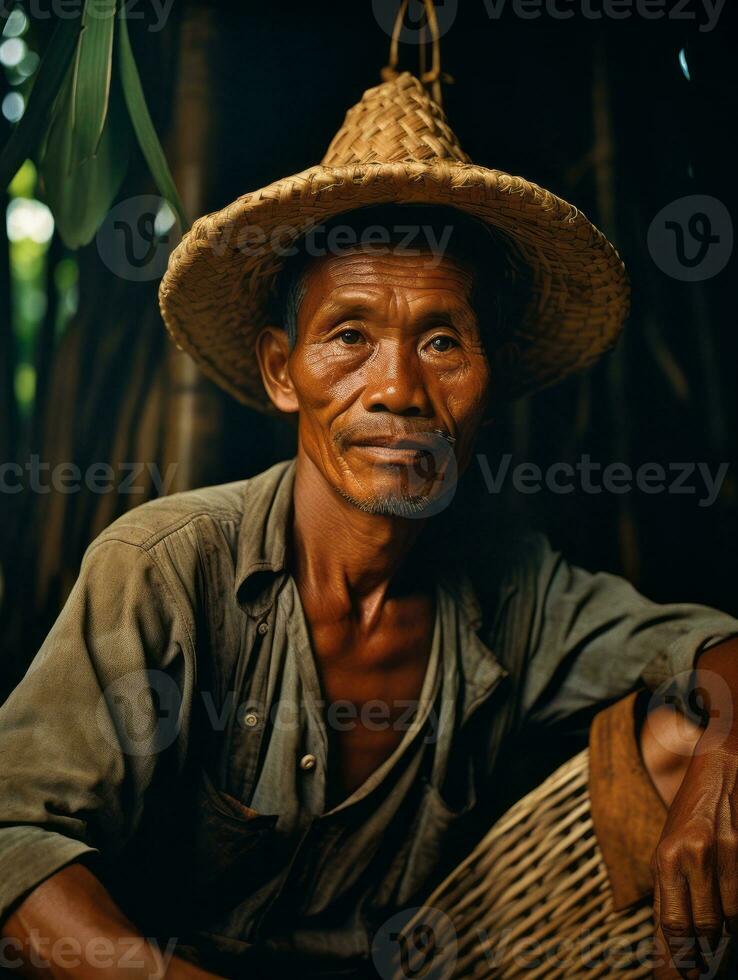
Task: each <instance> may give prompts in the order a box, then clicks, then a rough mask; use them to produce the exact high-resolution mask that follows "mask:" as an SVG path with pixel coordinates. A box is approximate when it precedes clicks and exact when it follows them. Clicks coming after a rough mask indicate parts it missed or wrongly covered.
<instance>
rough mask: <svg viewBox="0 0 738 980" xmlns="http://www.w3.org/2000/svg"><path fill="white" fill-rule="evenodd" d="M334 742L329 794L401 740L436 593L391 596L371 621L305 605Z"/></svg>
mask: <svg viewBox="0 0 738 980" xmlns="http://www.w3.org/2000/svg"><path fill="white" fill-rule="evenodd" d="M306 619H307V622H308V628H309V631H310V635H311V641H312V649H313V655H314V657H315V664H316V669H317V673H318V677H319V680H320V685H321V693H322V695H323V701H324V705H323V707H324V718H325V723H326V729H327V733H328V742H329V748H330V755H331V759H330V771H329V780H328V782H329V796H330V798H331V799H332V800H333V801H334V802H335V801H337V800H339V799H341V798H343V797H344V796H346V795H349V794H350V793H351V792H353V791H354V790H355V789H357V788H358V787H359V786H360V785H361V784H362V783H363V782H364V781H365V780H366V779H367V778H368V777H369V776H370V775H371V773H373V772H374V771H375V770H376V769H377V768H378V767H379V766H381V764H382V763H383V762H384V761H385V760H386V759H388V758H389V757H390V756H391V755H392V753H393V752H394V751H395V750H396V749H397V748H398V746H399V745H400V743H401V742H402V740H403V738H404V736H405V733H406V732H407V730H408V728H409V727H410V725H411V724H412V719H413V717H414V716H415V713H416V711H417V709H418V705H419V699H420V695H421V692H422V689H423V684H424V681H425V678H426V672H427V668H428V663H429V659H430V654H431V647H432V643H433V633H434V623H435V609H434V603H433V601H432V599H430V598H429V597H427V596H416V597H412V598H408V599H406V600H402V601H397V602H393V603H392V604H391V605H390V607H389V608H388V609H387V610H386V611H385V613H384V614H383V615H382V616H381V617H380V618H379V620H378V621H377V622H376V623H375V624H374V625H373V627H372V628H371V629H362V628H361V627H360V626H357V624H356V623H355V622H354V621H351V620H350V619H349V618H348V617H346V618H341V619H332V620H331V619H329V618H327V617H321V616H320V615H313V617H312V618H311V610H310V609H309V608H308V609H306Z"/></svg>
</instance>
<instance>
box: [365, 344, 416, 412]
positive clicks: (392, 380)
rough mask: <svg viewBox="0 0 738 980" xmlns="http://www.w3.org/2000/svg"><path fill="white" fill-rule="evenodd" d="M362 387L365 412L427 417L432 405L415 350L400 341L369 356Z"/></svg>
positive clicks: (384, 346) (385, 346)
mask: <svg viewBox="0 0 738 980" xmlns="http://www.w3.org/2000/svg"><path fill="white" fill-rule="evenodd" d="M368 370H369V374H368V377H367V382H366V385H365V387H364V398H363V401H364V408H365V409H366V410H367V411H368V412H392V413H393V414H394V415H420V416H430V415H431V414H432V411H433V410H432V405H431V401H430V398H429V397H428V391H427V389H426V385H425V378H424V375H423V369H422V366H421V364H420V361H419V358H418V355H417V352H416V351H415V350H414V349H412V348H410V347H409V346H405V345H404V344H399V343H395V342H392V343H388V344H387V345H383V349H381V350H380V351H378V352H377V355H376V356H375V357H374V358H372V363H371V365H370V366H369V369H368Z"/></svg>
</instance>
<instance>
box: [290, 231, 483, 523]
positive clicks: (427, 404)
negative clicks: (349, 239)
mask: <svg viewBox="0 0 738 980" xmlns="http://www.w3.org/2000/svg"><path fill="white" fill-rule="evenodd" d="M305 287H306V288H305V291H304V294H303V299H302V302H301V304H300V308H299V313H298V322H297V340H296V343H295V346H294V348H293V350H292V351H291V353H290V355H289V361H288V372H289V377H290V379H291V382H292V385H293V387H294V391H295V395H296V399H297V402H298V404H299V412H300V416H299V439H300V444H301V449H302V450H303V451H304V452H305V453H307V455H308V456H309V458H310V459H311V460H312V462H313V463H314V464H315V466H316V467H317V468H318V469H319V470H320V472H321V473H322V474H323V476H324V477H325V479H326V480H327V481H328V483H329V484H330V485H331V486H332V487H333V488H334V489H335V490H337V491H338V492H339V493H340V494H341V495H342V496H343V497H345V498H346V499H348V500H350V501H351V502H352V503H354V504H355V505H356V506H358V507H359V508H361V509H362V510H365V511H369V512H372V513H382V514H394V515H397V516H408V515H410V514H422V513H423V511H424V510H427V509H428V506H429V505H430V504H432V503H433V501H436V500H438V499H440V497H441V496H442V495H443V494H445V493H446V492H448V491H449V490H451V491H452V487H451V486H450V484H451V483H452V482H453V481H454V480H455V478H456V476H457V474H458V473H461V472H462V471H463V469H464V468H465V467H466V465H467V464H468V462H469V459H470V457H471V451H472V447H473V443H474V439H475V436H476V433H477V429H478V427H479V424H480V421H481V419H482V416H483V414H484V410H485V406H486V400H487V389H488V384H489V365H488V362H487V358H486V355H485V352H484V349H483V346H482V342H481V336H480V329H479V325H478V324H477V318H476V315H475V312H474V310H473V309H472V307H471V305H470V302H471V301H470V296H471V288H472V273H471V271H470V270H468V269H465V268H463V267H461V266H460V265H458V264H456V263H455V262H453V261H451V260H450V259H447V258H442V257H440V256H438V255H433V254H431V253H423V254H418V255H407V254H405V255H403V254H397V253H396V252H395V253H387V252H383V253H379V252H376V251H375V252H372V250H371V249H363V250H356V251H355V252H350V253H347V254H343V255H340V256H331V257H329V258H327V259H324V260H322V261H321V262H319V263H315V264H314V265H313V266H312V267H310V269H309V270H308V272H307V278H306V282H305Z"/></svg>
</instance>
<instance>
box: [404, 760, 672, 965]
mask: <svg viewBox="0 0 738 980" xmlns="http://www.w3.org/2000/svg"><path fill="white" fill-rule="evenodd" d="M588 777H589V752H588V750H586V749H585V750H584V751H583V752H581V753H579V755H577V756H575V757H574V758H573V759H571V760H569V761H568V762H566V763H565V764H564V765H563V766H561V767H560V768H559V769H557V770H556V772H555V773H553V774H552V775H551V776H550V777H549V778H548V779H546V780H545V781H544V782H543V783H541V785H540V786H538V787H536V789H535V790H533V791H532V792H530V793H528V794H527V795H526V796H524V797H523V798H522V799H521V800H520V801H519V802H518V803H516V804H515V805H514V806H513V807H511V808H510V810H508V811H507V812H506V813H505V814H504V816H503V817H502V818H501V819H500V820H499V821H498V822H497V823H496V824H495V825H494V826H493V827H492V829H491V830H490V831H489V833H488V834H487V835H486V836H485V838H484V839H483V840H482V841H481V842H480V843H479V844H478V845H477V847H475V848H474V850H473V851H472V853H471V854H470V855H469V857H468V858H466V860H465V861H464V862H463V863H462V864H461V865H459V867H458V868H456V869H455V870H454V871H453V873H452V874H451V875H450V876H449V877H448V878H447V879H446V880H445V881H444V882H443V883H442V884H441V885H440V886H439V887H438V888H437V889H436V891H435V892H433V894H432V895H431V896H430V897H429V898H428V900H427V901H426V902H425V903H424V905H423V908H422V909H421V911H420V912H419V913H417V915H416V916H415V917H414V918H413V919H411V920H410V921H409V922H408V923H407V925H406V926H405V928H404V929H403V930H402V932H403V934H404V937H405V943H406V946H405V948H406V949H407V948H409V949H413V948H414V937H415V940H416V941H415V946H417V936H418V934H419V929H420V928H422V923H428V922H430V923H431V925H432V930H433V934H434V938H433V943H434V948H433V949H431V948H426V950H425V951H424V954H423V958H424V959H425V962H426V964H427V971H426V972H427V975H428V976H431V975H432V976H433V977H438V978H439V980H440V978H441V977H442V978H443V980H450V978H452V977H453V978H459V980H460V978H462V977H464V978H475V980H482V978H496V980H502V978H504V980H518V978H520V980H522V978H523V977H525V978H526V980H585V978H586V980H595V978H603V977H604V978H607V977H618V978H621V980H637V978H640V977H650V976H651V975H652V970H653V950H654V944H653V911H652V908H651V904H650V902H643V903H640V904H638V905H637V906H633V907H631V908H628V909H625V910H623V911H617V912H616V911H614V910H613V902H612V890H611V888H610V884H609V881H608V877H607V870H606V868H605V865H604V863H603V860H602V853H601V851H600V849H599V846H598V844H597V839H596V837H595V833H594V827H593V824H592V817H591V814H590V809H589V795H588V792H587V782H588ZM429 910H435V911H434V912H432V913H429ZM412 965H413V966H417V965H418V964H417V963H412ZM405 969H406V968H405ZM406 975H407V974H406V972H404V970H403V967H402V965H401V964H400V962H399V961H398V963H397V970H396V972H395V974H394V977H395V980H403V978H404V977H405V976H406Z"/></svg>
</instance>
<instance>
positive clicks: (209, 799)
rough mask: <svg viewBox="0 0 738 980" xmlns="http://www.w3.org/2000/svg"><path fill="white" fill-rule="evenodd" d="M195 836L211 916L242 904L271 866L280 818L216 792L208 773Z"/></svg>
mask: <svg viewBox="0 0 738 980" xmlns="http://www.w3.org/2000/svg"><path fill="white" fill-rule="evenodd" d="M194 816H195V819H194V825H193V830H192V837H191V862H192V866H191V872H192V878H193V884H194V885H195V890H196V894H197V895H198V897H199V903H201V904H204V905H205V906H207V907H208V909H209V911H210V912H211V913H220V912H223V911H226V910H227V909H230V908H232V907H233V906H234V905H236V904H239V903H240V902H241V901H243V899H244V898H245V897H247V896H248V895H249V894H250V893H253V891H254V890H255V889H257V888H258V887H259V886H260V885H262V884H263V881H264V876H265V874H267V873H268V872H269V869H270V868H271V869H272V871H273V863H272V857H273V855H272V849H273V844H274V840H275V837H276V830H275V827H276V824H277V821H278V819H279V814H275V813H259V812H258V811H257V810H254V809H253V808H251V807H248V806H246V805H245V804H243V803H241V802H240V801H239V800H237V799H235V797H233V796H230V795H229V794H228V793H225V792H223V791H222V790H219V789H217V788H216V786H215V785H214V784H213V782H212V780H211V779H210V777H209V776H208V774H207V773H206V772H205V770H202V771H201V773H200V783H199V787H198V793H197V799H196V806H195V814H194Z"/></svg>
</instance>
